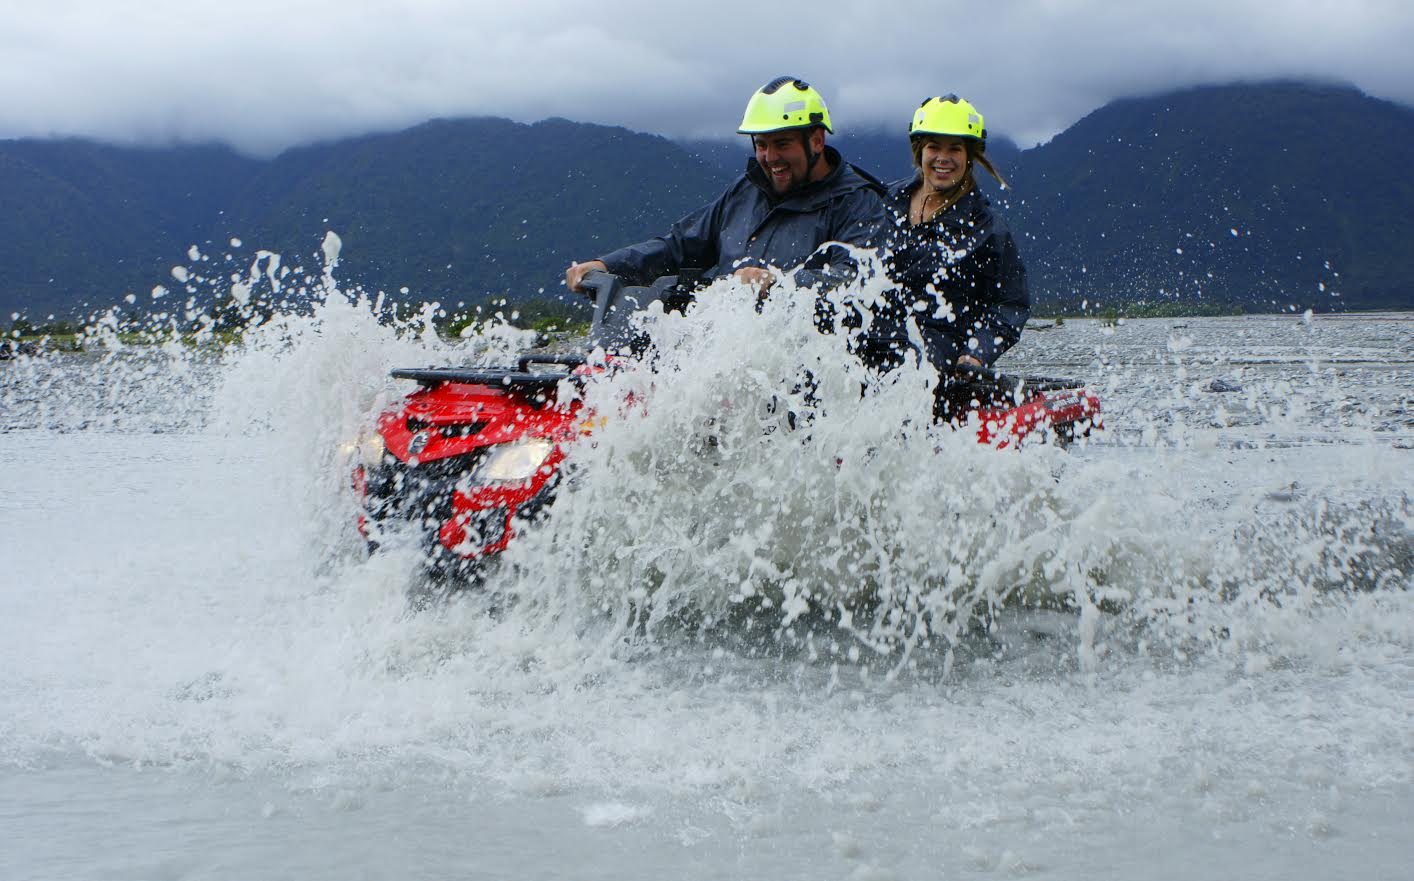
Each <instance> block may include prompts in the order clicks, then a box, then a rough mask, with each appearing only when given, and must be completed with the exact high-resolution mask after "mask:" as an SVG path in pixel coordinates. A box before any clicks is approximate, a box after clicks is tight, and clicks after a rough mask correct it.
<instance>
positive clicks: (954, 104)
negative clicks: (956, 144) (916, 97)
mask: <svg viewBox="0 0 1414 881" xmlns="http://www.w3.org/2000/svg"><path fill="white" fill-rule="evenodd" d="M983 125H984V120H983V119H982V114H981V113H979V112H978V111H977V108H976V107H973V106H972V105H971V104H969V103H967V102H966V101H964V100H963V99H961V98H959V97H958V96H956V95H944V96H942V97H941V98H929V99H928V100H927V101H924V102H923V103H922V104H920V105H919V106H918V109H917V110H916V111H914V113H913V124H912V125H910V126H909V127H908V136H909V137H910V138H920V137H924V136H926V135H941V136H944V137H952V138H964V139H966V140H970V141H976V142H977V152H979V153H980V152H982V150H984V149H985V148H986V146H987V130H986V129H985V128H983Z"/></svg>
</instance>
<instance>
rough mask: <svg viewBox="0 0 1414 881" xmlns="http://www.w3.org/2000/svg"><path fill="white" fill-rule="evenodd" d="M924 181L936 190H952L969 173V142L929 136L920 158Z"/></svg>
mask: <svg viewBox="0 0 1414 881" xmlns="http://www.w3.org/2000/svg"><path fill="white" fill-rule="evenodd" d="M918 159H919V161H920V162H921V163H922V168H923V181H924V183H926V184H928V185H929V186H930V187H932V188H933V189H934V190H951V189H952V188H953V187H955V186H957V185H958V184H960V183H962V177H963V175H965V174H966V173H967V142H966V141H964V140H963V139H962V138H949V137H938V136H929V137H926V138H924V139H923V150H922V152H921V153H920V155H919V157H918Z"/></svg>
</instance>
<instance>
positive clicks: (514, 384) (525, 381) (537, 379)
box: [391, 354, 587, 389]
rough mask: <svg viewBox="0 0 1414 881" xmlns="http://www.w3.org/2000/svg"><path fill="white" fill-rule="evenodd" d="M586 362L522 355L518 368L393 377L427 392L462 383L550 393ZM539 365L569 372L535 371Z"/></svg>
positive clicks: (408, 371)
mask: <svg viewBox="0 0 1414 881" xmlns="http://www.w3.org/2000/svg"><path fill="white" fill-rule="evenodd" d="M586 361H587V359H586V358H585V357H584V356H583V355H548V354H547V355H521V356H520V357H519V358H517V359H516V366H515V367H399V368H397V369H396V370H393V371H392V372H391V376H392V377H393V378H394V379H411V380H415V381H416V382H417V384H418V385H420V386H423V387H425V388H434V387H436V386H439V385H442V384H443V383H448V382H460V383H468V384H471V385H489V386H504V387H508V388H518V389H550V388H554V387H555V386H557V385H559V384H560V382H561V381H562V380H565V379H569V378H570V377H571V376H573V373H574V369H575V368H576V367H582V366H583V365H584V364H585V363H586ZM536 364H546V365H552V366H561V367H564V368H566V369H565V370H553V371H535V370H532V369H531V368H532V367H533V366H534V365H536Z"/></svg>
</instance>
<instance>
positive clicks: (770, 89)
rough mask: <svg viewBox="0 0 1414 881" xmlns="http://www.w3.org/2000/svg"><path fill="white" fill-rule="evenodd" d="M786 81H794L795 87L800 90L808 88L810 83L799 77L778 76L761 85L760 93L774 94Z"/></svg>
mask: <svg viewBox="0 0 1414 881" xmlns="http://www.w3.org/2000/svg"><path fill="white" fill-rule="evenodd" d="M786 83H794V84H795V87H796V88H797V89H799V90H800V91H802V92H803V91H805V90H806V89H808V88H810V84H809V83H807V82H803V81H802V80H801V79H800V78H799V77H793V76H778V77H776V78H775V79H773V80H771V81H770V82H769V83H767V84H766V85H764V86H762V87H761V94H763V95H774V94H776V92H777V91H778V90H779V89H780V88H781V86H784V85H785V84H786Z"/></svg>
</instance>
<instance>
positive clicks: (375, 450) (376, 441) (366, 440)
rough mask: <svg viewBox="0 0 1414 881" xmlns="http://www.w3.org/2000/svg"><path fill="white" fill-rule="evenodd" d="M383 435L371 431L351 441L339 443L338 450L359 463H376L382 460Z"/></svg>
mask: <svg viewBox="0 0 1414 881" xmlns="http://www.w3.org/2000/svg"><path fill="white" fill-rule="evenodd" d="M383 450H384V446H383V435H381V434H379V433H378V432H376V431H375V432H372V433H371V434H366V435H363V436H362V437H360V438H359V439H358V440H356V441H354V442H352V443H346V444H340V445H339V452H340V453H343V454H344V456H345V457H347V458H349V459H353V460H355V461H357V462H358V463H359V464H361V465H378V464H380V463H382V461H383Z"/></svg>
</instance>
